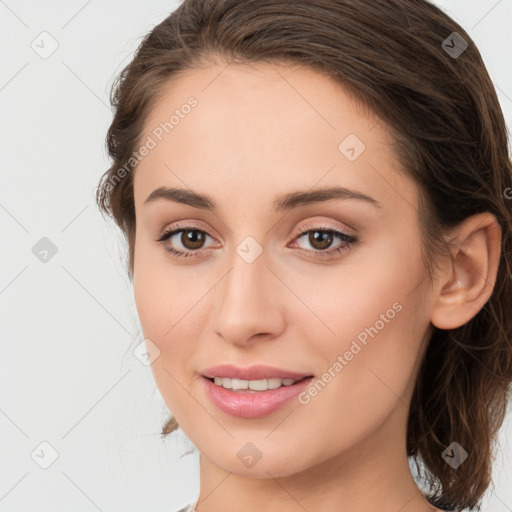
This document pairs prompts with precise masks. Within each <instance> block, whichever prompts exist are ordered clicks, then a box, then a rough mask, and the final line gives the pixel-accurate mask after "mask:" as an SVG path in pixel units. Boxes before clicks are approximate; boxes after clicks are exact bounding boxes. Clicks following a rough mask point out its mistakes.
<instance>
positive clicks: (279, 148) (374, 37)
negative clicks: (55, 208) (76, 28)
mask: <svg viewBox="0 0 512 512" xmlns="http://www.w3.org/2000/svg"><path fill="white" fill-rule="evenodd" d="M112 101H113V105H114V106H115V116H114V119H113V122H112V125H111V127H110V129H109V132H108V136H107V143H108V149H109V153H110V156H111V158H112V166H111V167H110V168H109V169H108V170H107V172H106V173H105V174H104V176H103V177H102V181H101V183H100V185H99V188H98V194H97V199H98V204H99V206H100V207H101V208H102V211H104V212H105V213H107V214H109V215H111V216H112V217H113V218H114V219H115V221H116V222H117V224H118V225H119V227H120V228H121V229H122V231H123V233H124V234H125V235H126V238H127V241H128V253H129V257H128V271H129V275H130V278H131V279H132V280H133V285H134V296H135V302H136V306H137V312H138V315H139V318H140V322H141V327H142V331H143V334H144V337H145V339H146V344H147V348H148V353H149V354H150V355H149V357H150V359H151V361H152V365H151V367H152V370H153V374H154V377H155V381H156V383H157V385H158V387H159V389H160V392H161V394H162V396H163V398H164V400H165V401H166V404H167V405H168V407H169V409H170V411H171V413H172V416H171V418H170V419H169V421H168V422H167V424H166V425H165V426H164V428H163V431H162V432H163V434H164V435H168V434H169V433H171V432H172V431H174V430H176V429H177V428H178V427H181V428H182V429H183V431H184V432H185V433H186V435H187V436H188V437H189V438H190V439H191V441H192V442H193V443H194V445H195V446H196V447H197V448H198V450H199V452H200V455H201V456H200V475H201V482H200V494H199V499H198V500H197V502H196V504H195V505H194V506H193V505H189V506H188V507H186V508H185V509H182V510H198V511H200V512H212V511H219V510H236V511H243V512H251V511H260V512H261V511H274V510H276V511H277V510H279V511H280V512H283V511H284V512H287V511H296V510H311V511H313V510H314V511H332V510H339V511H342V510H343V511H344V510H347V511H348V510H350V511H351V512H356V511H363V510H364V511H368V510H379V511H381V512H388V511H389V512H391V511H393V512H396V511H398V510H400V511H401V512H413V511H414V512H427V511H431V510H461V509H463V508H467V507H474V508H478V507H479V506H480V500H481V498H482V496H483V494H484V493H485V491H486V489H487V488H488V486H489V484H490V481H491V469H492V467H491V462H492V456H493V452H492V448H493V443H494V441H495V439H496V435H497V432H498V430H499V428H500V426H501V424H502V421H503V418H504V415H505V411H506V404H507V390H508V387H509V385H510V380H511V375H512V371H511V346H510V337H511V331H512V320H511V315H510V314H509V308H510V297H511V296H512V273H511V268H510V254H511V251H512V245H511V236H510V235H511V227H512V215H511V211H510V197H511V195H510V194H508V193H507V191H510V190H512V189H510V187H511V186H512V170H511V163H510V160H509V155H508V146H507V135H506V127H505V122H504V119H503V114H502V112H501V110H500V106H499V103H498V99H497V97H496V93H495V90H494V87H493V85H492V82H491V80H490V78H489V75H488V73H487V71H486V68H485V65H484V63H483V62H482V59H481V56H480V54H479V52H478V50H477V48H476V47H475V45H474V43H473V41H472V40H471V38H470V37H469V36H468V34H467V33H466V32H465V31H464V30H463V29H462V27H460V26H459V25H458V24H457V23H455V22H454V21H453V20H452V19H450V18H449V17H448V16H447V15H446V14H444V13H443V12H442V11H441V10H439V9H438V8H437V7H435V6H433V5H431V4H430V3H428V2H426V1H424V0H413V1H411V0H378V1H375V0H372V1H361V0H357V1H356V0H313V1H311V0H307V1H306V0H298V1H293V2H292V1H285V0H273V1H269V0H252V1H250V2H248V1H243V0H206V1H205V0H185V1H184V2H183V3H182V5H180V7H179V8H178V9H177V10H176V11H175V12H173V13H172V14H171V15H170V16H169V17H168V18H166V19H165V20H164V21H163V22H162V23H160V24H159V25H158V26H156V27H155V28H154V29H153V30H152V31H151V32H150V33H149V34H148V35H147V36H146V37H145V39H144V40H143V42H142V43H141V45H140V47H139V49H138V50H137V52H136V55H135V57H134V59H133V61H132V62H131V63H130V64H129V65H128V66H127V67H126V68H125V69H124V70H123V71H122V73H121V74H120V76H119V77H118V80H117V82H116V83H115V84H114V89H113V96H112ZM409 457H410V458H411V460H413V461H414V462H416V465H417V469H418V472H419V475H420V477H421V479H422V481H423V483H424V487H423V488H422V489H420V488H419V487H418V484H417V483H416V481H415V479H414V478H413V477H412V475H411V471H410V467H409Z"/></svg>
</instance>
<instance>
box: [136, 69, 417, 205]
mask: <svg viewBox="0 0 512 512" xmlns="http://www.w3.org/2000/svg"><path fill="white" fill-rule="evenodd" d="M190 105H194V106H190ZM149 139H151V140H152V141H153V144H152V145H154V147H153V148H152V149H151V150H150V151H149V152H148V154H147V155H146V156H145V157H144V158H143V160H142V161H140V163H139V165H138V167H137V169H136V172H135V177H134V186H135V202H136V205H139V207H140V205H141V204H142V202H143V201H144V199H145V198H146V197H147V196H148V194H150V193H151V192H152V191H153V190H154V189H155V188H157V187H159V186H162V185H168V186H180V188H191V189H194V190H197V191H198V192H208V191H212V190H215V191H218V192H219V193H221V194H224V195H226V197H225V198H226V199H229V194H232V193H233V192H236V193H237V194H238V195H239V194H242V195H245V199H246V200H250V198H251V197H252V198H253V199H254V200H256V201H258V200H260V199H263V197H264V196H265V197H266V196H268V195H272V196H274V195H275V194H278V193H279V192H281V193H285V192H288V191H290V190H291V189H292V188H293V189H294V190H295V189H297V188H312V187H314V186H315V184H318V185H320V186H334V185H341V186H346V187H351V188H358V189H365V192H366V193H368V194H370V195H373V196H374V197H375V196H378V197H379V201H381V202H386V197H387V198H388V199H393V198H394V199H395V200H396V199H397V198H399V197H400V196H402V199H408V200H409V202H411V201H412V202H414V198H413V196H414V194H415V187H414V184H413V183H412V182H410V181H408V180H407V179H406V178H405V177H404V176H403V175H402V174H401V173H398V172H397V166H398V162H397V160H396V157H395V155H394V153H393V151H392V147H391V143H392V142H393V141H392V138H391V136H390V134H389V132H388V130H387V128H386V126H385V124H384V123H383V122H379V120H378V118H377V117H376V116H374V115H371V114H370V113H369V112H368V110H367V109H365V108H364V107H363V106H362V105H360V104H358V103H357V102H356V101H355V100H354V99H353V98H352V97H351V96H350V95H349V94H348V93H347V92H346V91H345V90H344V89H343V88H342V87H340V85H339V84H337V83H335V82H334V81H333V80H331V79H330V78H328V77H326V76H325V75H322V74H320V73H317V72H315V71H313V70H310V69H307V68H304V67H300V66H289V65H285V64H280V65H278V64H275V63H272V64H268V63H251V64H229V65H227V64H212V65H208V66H206V67H204V68H202V69H194V70H187V71H186V72H184V73H183V74H181V75H180V76H179V77H178V78H176V79H175V80H173V81H171V82H169V83H168V84H166V86H165V87H164V88H163V89H162V90H161V93H160V95H159V98H158V99H157V100H156V101H155V103H154V105H153V108H152V109H151V111H150V112H149V115H148V116H147V118H146V121H145V125H144V130H143V134H142V136H141V138H140V140H141V141H142V142H144V141H147V140H149ZM397 194H398V195H397ZM404 195H405V196H406V197H405V198H404V197H403V196H404ZM393 196H394V197H393ZM231 199H232V197H231Z"/></svg>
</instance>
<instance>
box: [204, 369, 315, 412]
mask: <svg viewBox="0 0 512 512" xmlns="http://www.w3.org/2000/svg"><path fill="white" fill-rule="evenodd" d="M313 378H314V377H313V376H312V375H308V376H305V377H300V378H296V379H280V378H277V377H273V378H269V379H259V380H243V379H236V378H227V377H207V376H205V375H203V376H202V379H201V380H202V381H203V383H204V390H205V393H206V396H207V397H208V398H209V399H210V401H211V402H212V403H213V404H214V405H215V406H216V407H217V408H218V409H219V410H220V411H222V412H223V413H225V414H229V415H230V416H234V417H237V418H244V419H256V418H263V417H265V416H268V415H270V414H272V413H274V412H276V411H278V410H280V409H281V408H284V407H285V406H288V407H292V406H295V407H296V406H297V403H298V402H299V401H298V400H297V401H296V400H294V398H297V396H298V395H300V393H302V392H303V391H304V390H305V389H306V388H307V386H309V384H310V382H311V381H312V380H313ZM216 381H217V382H216ZM252 388H256V389H252ZM293 404H295V405H293Z"/></svg>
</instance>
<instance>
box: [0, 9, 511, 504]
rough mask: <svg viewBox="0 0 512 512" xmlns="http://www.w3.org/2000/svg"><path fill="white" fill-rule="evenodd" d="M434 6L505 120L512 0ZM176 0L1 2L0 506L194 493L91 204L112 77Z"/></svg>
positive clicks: (190, 462) (110, 236)
mask: <svg viewBox="0 0 512 512" xmlns="http://www.w3.org/2000/svg"><path fill="white" fill-rule="evenodd" d="M437 4H438V5H440V6H441V7H443V8H444V9H445V10H446V11H447V12H448V13H449V14H450V15H451V16H452V17H454V18H455V19H456V20H457V21H458V22H459V23H461V24H462V25H463V26H464V28H466V30H467V31H468V32H469V34H470V35H471V36H472V37H473V39H474V40H475V42H476V44H477V45H478V46H479V48H480V51H481V53H482V55H483V57H484V60H485V61H486V63H487V67H488V69H489V72H490V75H491V77H492V79H493V81H494V83H495V85H496V87H497V90H498V95H499V98H500V101H501V104H502V107H503V110H504V113H505V116H506V118H507V122H508V125H509V128H510V126H511V121H512V70H511V61H512V59H511V55H512V50H511V48H512V30H511V22H512V0H501V1H496V0H492V1H482V0H470V1H468V0H443V1H438V2H437ZM176 6H177V3H176V2H173V1H163V0H151V1H149V0H146V1H145V2H135V1H131V2H127V1H123V2H122V1H120V0H111V1H109V2H99V1H98V0H96V1H94V0H89V1H88V2H86V1H82V0H74V1H68V2H56V1H51V2H35V1H30V2H29V1H27V2H21V1H15V0H6V1H1V0H0V40H1V45H0V54H1V62H2V65H1V67H0V69H1V71H0V112H1V120H2V122H1V123H0V140H1V141H2V146H1V148H2V151H1V156H2V158H1V167H2V172H1V188H0V226H1V233H2V237H1V240H2V251H1V254H2V264H1V265H0V312H1V326H2V327H1V331H0V336H1V338H0V339H1V344H0V390H1V393H0V453H1V458H2V462H1V464H0V511H4V512H6V511H10V512H11V511H12V512H14V511H27V510H31V511H33V512H36V511H37V512H39V511H52V512H55V511H59V510H61V511H64V510H66V511H69V510H73V511H74V512H82V511H84V512H85V511H96V510H102V511H109V512H111V511H115V510H119V511H123V512H132V511H148V510H153V511H155V512H157V511H168V512H173V511H175V510H178V508H180V507H181V506H184V505H185V504H188V503H190V502H193V501H195V499H196V498H197V495H198V491H199V470H198V453H197V451H196V450H195V449H194V447H193V445H192V444H191V443H190V441H189V440H188V439H187V438H186V437H185V436H184V435H183V434H182V433H181V431H180V433H179V434H178V437H177V439H176V440H175V441H169V440H167V441H166V442H165V443H163V442H162V441H161V440H160V437H159V428H160V426H161V424H162V423H163V421H164V419H165V418H166V417H167V410H166V407H165V405H164V403H163V401H162V399H161V397H160V394H159V392H158V390H157V389H156V388H155V385H154V382H153V378H152V374H151V371H150V369H149V367H145V366H143V365H142V364H141V363H140V362H139V361H138V360H137V359H136V358H135V357H134V356H133V355H132V350H133V348H134V347H135V346H136V345H137V344H138V343H140V342H141V341H142V337H141V334H140V332H139V328H138V326H139V324H138V319H137V316H136V311H135V307H134V304H133V297H132V295H133V294H132V289H131V285H130V283H129V281H128V279H127V278H126V275H125V269H124V266H123V265H124V246H123V244H122V239H121V237H120V235H119V233H118V232H117V230H116V228H115V226H114V225H113V223H112V222H110V223H107V222H105V221H104V220H103V219H102V217H101V215H100V214H99V212H98V210H97V208H96V206H95V203H94V197H93V190H94V188H95V186H96V184H97V181H98V179H99V177H100V175H101V174H102V172H103V171H104V170H105V169H106V168H107V167H108V160H107V158H106V151H105V149H104V139H105V134H106V131H107V129H108V126H109V124H110V121H111V118H112V115H111V111H110V108H109V101H108V94H109V90H110V85H111V83H112V80H113V78H114V76H115V75H116V74H117V73H118V72H119V71H120V70H121V68H122V67H123V66H124V65H125V64H126V63H127V62H128V61H129V60H130V59H131V57H132V55H133V52H134V50H135V49H136V47H137V45H138V44H139V42H140V40H141V38H142V36H143V35H144V34H146V33H147V32H148V31H149V30H150V29H151V28H152V27H153V26H154V25H155V24H157V23H158V22H160V21H161V20H163V19H164V18H165V17H166V16H167V15H168V14H169V13H170V12H171V11H172V10H173V9H174V8H175V7H176ZM43 31H47V32H48V33H49V34H51V37H52V38H54V39H55V40H56V41H57V43H58V45H59V46H58V49H57V50H56V51H55V52H54V53H53V54H52V55H51V56H50V57H48V58H47V59H43V58H41V57H40V56H39V55H38V54H37V53H36V52H35V51H34V50H33V49H32V47H31V44H32V41H34V40H36V43H37V41H40V39H37V38H38V36H39V34H40V33H41V32H43ZM42 37H44V36H42ZM46 37H47V36H46ZM36 43H35V44H36ZM39 44H40V45H41V43H39ZM45 48H46V49H48V48H50V40H49V39H46V43H45ZM40 51H42V50H40ZM43 237H47V238H48V239H50V240H51V241H52V243H53V244H54V245H55V246H56V248H57V253H56V254H55V255H54V256H53V257H51V258H50V257H48V259H49V261H47V262H46V263H43V262H41V261H40V260H39V259H38V258H36V256H35V255H34V254H33V252H32V248H33V247H34V245H35V244H36V243H37V242H38V241H39V240H40V239H41V238H43ZM511 431H512V422H511V421H510V415H509V417H508V421H507V422H506V424H505V425H504V427H503V428H502V431H501V438H500V443H501V448H502V449H501V451H500V452H499V458H498V460H497V462H496V464H495V468H494V474H495V484H496V488H495V489H494V492H489V493H488V495H487V496H486V500H485V501H484V508H483V509H484V510H485V511H492V512H505V511H512V490H511V488H510V485H507V482H510V481H512V479H511V473H512V471H511V465H512V456H511V455H512V451H511V448H510V447H509V445H508V444H507V442H506V436H507V433H508V434H510V433H511ZM44 441H46V442H48V443H50V445H51V446H53V447H54V449H55V450H56V451H57V452H58V458H57V459H56V461H55V462H54V463H53V464H52V465H51V466H50V467H49V468H48V469H42V468H41V467H40V466H39V465H38V464H37V463H36V462H35V461H34V459H35V460H37V461H38V462H39V463H45V462H50V460H51V459H50V457H51V449H49V448H48V447H47V446H45V445H40V443H42V442H44ZM34 450H35V451H34ZM190 450H192V452H191V454H189V455H187V456H184V454H186V453H187V452H189V451H190ZM31 454H33V458H32V456H31ZM180 457H181V458H180Z"/></svg>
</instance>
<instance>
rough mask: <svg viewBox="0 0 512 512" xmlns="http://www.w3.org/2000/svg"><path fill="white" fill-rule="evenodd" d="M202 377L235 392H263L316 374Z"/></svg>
mask: <svg viewBox="0 0 512 512" xmlns="http://www.w3.org/2000/svg"><path fill="white" fill-rule="evenodd" d="M202 377H203V378H204V379H206V380H209V381H210V382H211V383H213V384H215V385H216V386H218V387H221V388H223V389H227V390H229V391H232V392H234V393H263V392H266V391H270V390H273V389H279V388H282V387H290V386H294V385H295V384H298V383H299V382H302V381H304V380H309V379H312V378H313V377H314V376H313V375H306V376H305V377H300V378H298V379H290V378H279V377H273V378H269V379H254V380H246V379H236V378H229V377H207V376H206V375H203V376H202Z"/></svg>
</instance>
